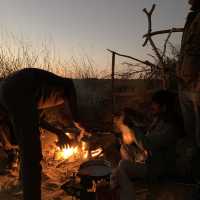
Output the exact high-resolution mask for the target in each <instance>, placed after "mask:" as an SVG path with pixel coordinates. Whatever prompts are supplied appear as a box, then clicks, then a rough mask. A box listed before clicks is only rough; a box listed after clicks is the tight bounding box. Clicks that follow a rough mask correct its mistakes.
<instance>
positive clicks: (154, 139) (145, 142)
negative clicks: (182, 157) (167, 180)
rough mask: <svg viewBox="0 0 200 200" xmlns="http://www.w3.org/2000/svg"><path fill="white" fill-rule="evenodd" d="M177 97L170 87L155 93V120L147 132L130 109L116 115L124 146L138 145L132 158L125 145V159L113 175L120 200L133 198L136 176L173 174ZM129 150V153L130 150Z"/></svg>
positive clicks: (123, 150) (178, 130) (113, 181)
mask: <svg viewBox="0 0 200 200" xmlns="http://www.w3.org/2000/svg"><path fill="white" fill-rule="evenodd" d="M174 102H175V100H174V96H173V95H172V94H171V93H170V92H169V91H167V90H160V91H157V92H155V93H154V94H153V96H152V104H151V113H152V116H153V122H152V124H151V125H150V126H149V128H148V131H147V132H146V134H144V133H142V132H141V131H140V130H139V128H138V127H137V124H135V123H134V122H133V120H130V119H131V118H133V117H134V116H131V112H130V110H129V111H128V112H127V110H124V112H123V113H122V115H121V116H120V117H116V118H115V125H116V127H117V129H118V130H119V131H120V132H121V134H122V141H123V145H124V144H125V145H126V147H127V145H129V146H130V147H131V146H134V148H135V149H137V150H138V151H137V153H135V154H133V155H134V158H133V159H130V157H131V156H130V153H129V152H131V151H129V150H127V148H124V147H123V146H122V150H121V152H122V156H123V157H122V160H121V161H120V162H119V165H118V167H117V168H116V169H115V170H114V171H113V173H112V175H111V188H112V189H116V190H118V191H119V193H120V195H119V196H120V200H129V199H130V200H132V199H134V198H135V191H134V189H133V185H132V179H133V178H139V179H140V178H142V179H147V178H153V179H156V178H159V177H162V176H166V175H169V174H170V173H173V169H174V167H175V163H176V162H175V159H176V157H175V152H176V143H177V140H178V138H179V137H180V136H179V133H180V127H179V123H178V120H177V119H175V118H176V114H175V112H174V108H173V105H174ZM127 152H128V153H127Z"/></svg>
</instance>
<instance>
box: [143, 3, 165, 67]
mask: <svg viewBox="0 0 200 200" xmlns="http://www.w3.org/2000/svg"><path fill="white" fill-rule="evenodd" d="M155 7H156V5H155V4H153V5H152V8H151V10H150V11H149V12H148V11H147V9H146V8H144V9H143V12H144V13H145V14H146V16H147V19H148V32H147V37H146V40H145V42H144V44H143V46H146V44H147V42H148V41H149V42H150V44H151V46H152V48H153V50H154V52H155V54H156V56H157V57H158V59H159V61H160V63H161V64H162V65H163V66H164V63H163V59H162V56H161V55H160V53H159V51H158V48H157V47H156V45H155V43H154V41H153V40H152V38H151V36H150V33H151V30H152V20H151V17H152V14H153V11H154V10H155Z"/></svg>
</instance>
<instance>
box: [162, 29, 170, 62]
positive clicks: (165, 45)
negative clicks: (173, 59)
mask: <svg viewBox="0 0 200 200" xmlns="http://www.w3.org/2000/svg"><path fill="white" fill-rule="evenodd" d="M171 35H172V30H171V32H169V33H168V35H167V38H166V40H165V43H164V47H163V53H162V59H163V58H164V57H165V54H166V50H167V43H168V41H169V38H170V37H171Z"/></svg>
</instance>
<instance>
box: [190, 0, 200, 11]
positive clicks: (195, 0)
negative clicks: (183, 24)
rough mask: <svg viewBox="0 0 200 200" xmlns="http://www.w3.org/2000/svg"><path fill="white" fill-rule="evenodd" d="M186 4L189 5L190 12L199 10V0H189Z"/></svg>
mask: <svg viewBox="0 0 200 200" xmlns="http://www.w3.org/2000/svg"><path fill="white" fill-rule="evenodd" d="M188 3H189V4H190V5H191V10H200V0H189V1H188Z"/></svg>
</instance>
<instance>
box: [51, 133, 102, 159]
mask: <svg viewBox="0 0 200 200" xmlns="http://www.w3.org/2000/svg"><path fill="white" fill-rule="evenodd" d="M66 135H68V136H69V137H71V136H70V135H71V134H70V133H66ZM102 155H103V149H102V148H101V147H99V148H96V149H92V150H91V149H90V147H89V145H88V144H87V143H86V142H84V141H80V142H79V144H76V145H73V146H70V145H69V144H66V145H65V146H64V148H60V147H56V150H55V153H54V157H55V160H69V161H72V160H73V161H74V160H80V161H85V160H88V159H91V158H93V159H94V158H97V157H101V156H102Z"/></svg>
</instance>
